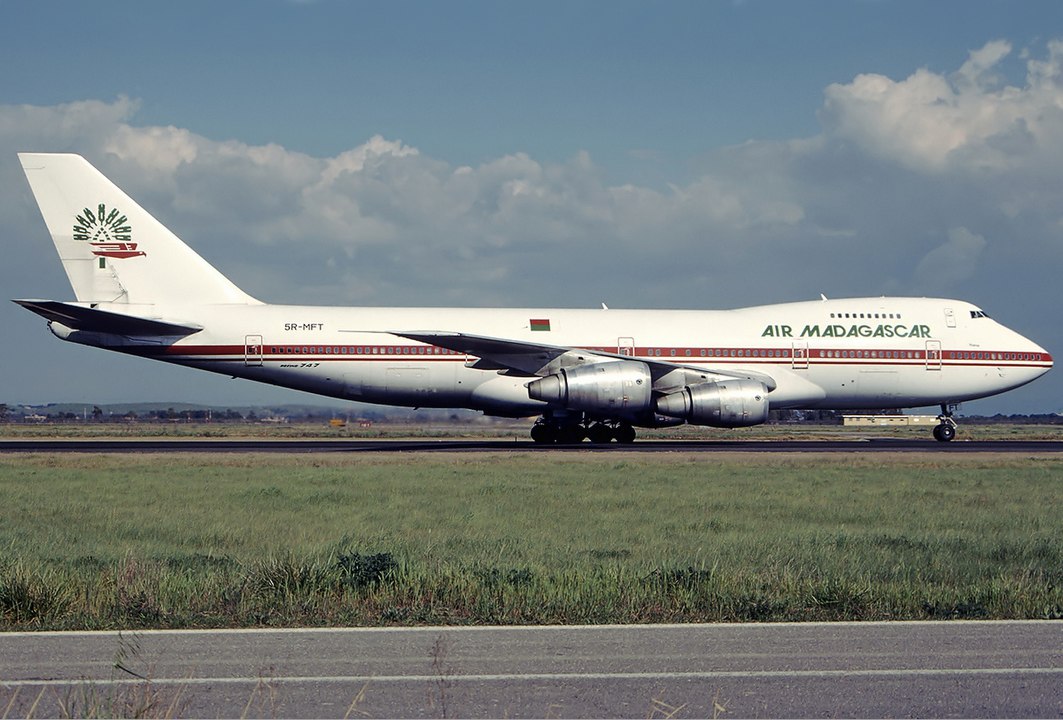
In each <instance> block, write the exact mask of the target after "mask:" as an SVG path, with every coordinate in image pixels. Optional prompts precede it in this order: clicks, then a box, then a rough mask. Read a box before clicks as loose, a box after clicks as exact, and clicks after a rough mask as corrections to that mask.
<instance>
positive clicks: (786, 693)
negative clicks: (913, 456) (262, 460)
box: [0, 621, 1063, 718]
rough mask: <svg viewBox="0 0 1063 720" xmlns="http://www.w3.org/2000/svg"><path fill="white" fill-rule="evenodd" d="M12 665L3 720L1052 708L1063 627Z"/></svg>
mask: <svg viewBox="0 0 1063 720" xmlns="http://www.w3.org/2000/svg"><path fill="white" fill-rule="evenodd" d="M0 678H2V680H0V701H2V702H0V704H2V705H3V706H4V707H5V708H6V712H5V716H6V717H29V716H31V715H33V716H38V717H40V716H54V715H57V714H64V713H70V712H73V714H75V715H86V714H91V712H92V711H93V710H94V709H95V711H97V712H98V713H102V714H104V715H113V714H119V715H124V716H132V715H131V714H130V713H131V711H132V709H133V707H135V706H136V707H140V706H142V705H148V704H153V705H152V708H153V709H152V710H150V711H147V712H145V713H144V714H146V715H148V716H151V717H162V716H166V717H170V716H181V717H344V716H347V717H379V716H386V717H714V716H717V717H833V716H840V717H911V716H916V717H932V718H937V717H1049V716H1059V715H1060V714H1061V713H1063V623H1060V622H1052V621H1045V622H1037V621H1028V622H990V621H974V622H961V621H953V622H948V621H946V622H898V623H834V624H818V623H814V624H777V625H757V624H748V625H681V626H678V625H642V626H600V627H510V628H499V627H486V628H439V627H434V628H433V627H428V628H393V629H337V630H323V629H319V630H243V631H240V630H236V631H227V630H217V631H194V630H193V631H145V632H139V633H134V632H126V633H122V634H119V633H113V632H98V633H8V634H0ZM138 703H140V705H138Z"/></svg>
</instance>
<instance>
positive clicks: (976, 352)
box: [14, 153, 1053, 444]
mask: <svg viewBox="0 0 1063 720" xmlns="http://www.w3.org/2000/svg"><path fill="white" fill-rule="evenodd" d="M19 158H20V160H21V163H22V167H23V170H24V172H25V174H26V177H27V179H28V181H29V184H30V188H31V189H32V191H33V195H34V197H35V198H36V200H37V204H38V206H39V207H40V211H41V214H42V216H43V217H44V222H45V224H46V225H47V228H48V231H49V233H50V234H51V236H52V240H53V242H54V243H55V246H56V249H57V250H58V252H59V257H60V259H61V260H62V263H63V268H64V269H65V271H66V274H67V276H68V278H69V280H70V284H71V285H72V286H73V290H74V295H75V296H76V298H77V300H76V301H75V302H64V301H55V300H15V301H14V302H16V303H18V304H19V305H21V306H22V307H24V308H26V309H27V310H30V311H32V312H34V313H37V314H38V315H40V316H42V317H43V318H45V319H46V320H47V321H48V327H49V329H50V330H51V332H52V333H53V334H54V335H56V337H58V338H60V339H62V340H66V341H69V342H75V343H80V344H83V345H90V346H93V347H99V348H103V349H105V350H112V351H115V352H120V353H125V354H128V355H137V356H140V357H144V358H149V359H152V360H161V361H163V362H169V363H175V364H178V365H185V366H189V367H193V368H198V369H201V370H207V371H210V372H215V373H220V374H224V375H230V376H232V377H234V378H246V379H248V380H254V381H257V382H263V383H269V384H273V385H278V386H281V387H286V388H294V389H296V390H303V391H307V392H311V393H317V394H319V395H324V396H328V397H334V398H343V399H346V400H356V401H360V402H366V403H377V404H383V405H395V406H408V407H437V408H459V407H460V408H470V409H473V410H478V411H482V412H483V413H485V414H487V415H492V416H503V417H535V416H538V419H537V420H536V421H535V423H534V425H533V426H532V428H531V438H532V440H534V441H535V442H536V443H544V444H551V443H566V444H567V443H577V442H582V441H583V440H585V439H589V440H590V441H591V442H594V443H608V442H617V443H630V442H633V441H634V440H635V436H636V430H635V428H657V427H667V426H673V425H682V424H684V423H689V424H691V425H700V426H709V427H716V428H735V427H748V426H753V425H758V424H761V423H764V422H766V421H767V420H768V412H769V410H770V409H785V408H790V409H831V410H842V409H855V408H866V409H872V408H880V409H900V408H912V407H923V406H931V405H938V406H940V408H941V413H940V415H939V416H938V423H937V425H936V426H935V427H934V430H933V436H934V438H935V439H937V440H939V441H941V442H948V441H950V440H952V439H953V438H954V437H955V436H956V428H957V423H956V420H955V418H954V416H953V410H954V408H955V405H956V404H957V403H960V402H963V401H967V400H974V399H976V398H984V397H988V396H991V395H996V394H998V393H1003V392H1006V391H1008V390H1012V389H1014V388H1017V387H1019V386H1021V385H1025V384H1026V383H1029V382H1031V381H1033V380H1035V379H1036V378H1038V377H1040V376H1041V375H1043V374H1044V373H1046V372H1048V370H1049V369H1050V368H1051V367H1052V364H1053V363H1052V356H1051V355H1050V354H1049V353H1048V352H1047V351H1046V350H1045V349H1044V348H1042V347H1040V346H1039V345H1037V344H1036V343H1034V342H1032V341H1031V340H1028V339H1027V338H1025V337H1023V336H1022V335H1020V334H1019V333H1017V332H1015V331H1013V330H1010V329H1008V328H1006V327H1004V326H1003V325H1001V324H999V323H998V322H996V321H995V320H993V319H991V318H990V317H989V315H987V314H986V313H985V312H984V311H983V310H982V309H981V308H979V307H977V306H975V305H972V304H971V303H968V302H964V301H961V300H948V299H932V298H906V297H865V298H849V299H830V300H828V299H827V298H826V297H824V296H820V299H818V300H812V301H805V302H792V303H786V304H776V305H764V306H760V307H748V308H740V309H734V310H722V311H720V310H715V311H714V310H620V309H610V308H608V307H607V306H606V305H605V304H604V303H603V305H602V307H601V309H543V308H490V309H477V308H403V307H397V308H384V307H357V308H339V307H312V306H293V305H271V304H266V303H264V302H261V301H259V300H257V299H255V298H253V297H251V296H250V295H248V294H247V293H245V292H244V291H243V290H241V289H240V288H238V287H237V286H236V285H234V284H233V283H232V282H231V281H230V280H229V279H228V278H226V277H225V276H224V275H222V274H221V273H220V272H219V271H218V270H216V269H215V268H214V267H212V266H211V265H210V264H209V263H207V262H206V261H205V260H204V259H203V258H202V257H200V256H199V255H198V254H197V253H196V252H195V251H194V250H192V248H190V247H189V246H188V245H186V244H185V243H184V242H183V241H181V240H180V239H179V238H178V237H177V236H176V235H174V234H173V233H172V232H170V231H169V230H168V229H167V228H166V227H164V226H163V225H162V223H160V222H159V221H158V220H156V219H155V218H154V217H152V216H151V215H150V214H149V213H148V212H147V211H146V210H144V209H143V208H142V207H141V206H140V205H138V204H137V203H136V202H134V201H133V200H132V199H131V198H130V197H129V196H128V195H126V194H125V193H124V192H123V191H122V190H120V189H119V188H118V187H117V186H116V185H114V184H113V183H112V182H111V181H110V180H108V179H107V178H106V177H105V176H104V175H103V174H102V173H100V172H99V171H98V170H97V169H96V168H95V167H93V166H92V165H91V164H89V162H88V161H86V160H85V159H84V158H82V157H81V156H79V155H73V154H46V153H20V154H19Z"/></svg>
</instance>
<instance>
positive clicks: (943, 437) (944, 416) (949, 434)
mask: <svg viewBox="0 0 1063 720" xmlns="http://www.w3.org/2000/svg"><path fill="white" fill-rule="evenodd" d="M953 408H954V406H952V405H946V404H945V403H942V404H941V414H940V415H938V424H937V425H936V426H934V439H935V440H937V441H938V442H951V441H952V439H953V438H955V437H956V421H955V420H954V419H953V418H952V411H953Z"/></svg>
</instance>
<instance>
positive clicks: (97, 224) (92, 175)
mask: <svg viewBox="0 0 1063 720" xmlns="http://www.w3.org/2000/svg"><path fill="white" fill-rule="evenodd" d="M19 159H20V160H21V161H22V169H23V170H24V171H25V173H26V178H27V179H28V180H29V183H30V188H31V189H32V190H33V195H34V197H35V198H36V199H37V205H38V206H40V209H41V215H43V216H44V222H45V224H46V225H47V226H48V232H50V233H51V235H52V241H53V242H54V243H55V247H56V250H58V251H59V258H60V260H62V261H63V269H64V270H66V274H67V277H68V278H70V284H71V285H72V286H73V287H74V294H75V295H76V296H77V299H78V300H79V301H81V302H92V303H97V302H99V303H105V302H106V303H123V304H125V303H128V304H149V305H154V304H178V305H182V304H189V303H194V304H259V302H258V301H257V300H255V299H254V298H252V297H251V296H250V295H248V294H246V293H245V292H244V291H242V290H241V289H240V288H238V287H236V285H234V284H233V283H232V282H230V281H229V279H228V278H226V277H225V276H224V275H222V274H221V273H220V272H218V271H217V270H215V269H214V268H213V267H212V266H211V265H210V263H208V262H207V261H206V260H204V259H203V258H201V257H200V256H199V255H197V254H196V253H195V251H193V250H192V249H191V248H190V247H188V246H187V245H185V244H184V243H183V242H182V241H181V239H180V238H178V237H177V236H176V235H174V234H173V233H172V232H170V231H169V230H167V229H166V227H165V226H164V225H163V224H162V223H160V222H159V221H158V220H156V219H155V218H153V217H152V216H151V215H150V214H149V213H148V212H147V211H146V210H144V209H143V208H142V207H140V206H139V205H137V204H136V203H135V202H133V200H132V199H131V198H130V197H129V196H128V195H126V194H125V193H124V192H122V191H121V190H120V189H119V188H118V187H117V186H116V185H115V184H114V183H112V182H111V181H110V180H108V179H107V178H106V177H104V176H103V174H102V173H101V172H100V171H99V170H97V169H96V168H94V167H93V166H92V165H90V164H89V163H88V161H86V160H85V158H83V157H81V156H80V155H67V154H45V153H19Z"/></svg>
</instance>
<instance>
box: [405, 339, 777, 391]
mask: <svg viewBox="0 0 1063 720" xmlns="http://www.w3.org/2000/svg"><path fill="white" fill-rule="evenodd" d="M389 333H390V334H392V335H398V336H399V337H404V338H409V339H410V340H416V341H417V342H423V343H427V344H429V345H438V346H439V347H443V348H447V349H448V350H454V351H456V352H461V353H466V354H468V355H473V356H475V357H477V358H479V360H477V361H476V362H475V363H473V365H472V367H475V368H479V369H481V370H504V371H507V372H510V373H512V374H518V375H526V376H528V377H536V376H542V375H549V374H551V373H554V372H557V371H558V370H559V369H560V368H562V367H566V366H569V365H582V364H585V363H588V362H602V361H605V360H625V361H637V362H641V363H645V364H646V365H647V366H649V368H650V373H651V375H652V376H653V380H654V383H655V384H656V382H657V381H658V380H659V379H661V378H663V377H665V376H666V375H669V374H670V373H674V372H676V371H677V370H679V371H684V372H694V373H698V374H700V375H713V376H719V377H725V378H739V379H749V380H756V381H757V382H760V383H762V384H763V385H764V386H765V387H767V388H768V390H769V391H771V390H774V389H775V388H776V385H777V383H776V382H775V379H774V378H773V377H771V376H770V375H767V374H765V373H761V372H757V371H755V370H730V369H728V370H724V369H721V368H712V367H705V366H703V365H684V364H682V363H675V362H668V361H666V360H661V359H660V358H648V357H639V358H633V357H631V356H630V355H620V354H617V353H612V352H608V351H605V350H592V349H586V348H575V347H566V346H563V345H548V344H546V343H534V342H527V341H524V340H507V339H505V338H496V337H487V336H484V335H471V334H469V333H456V332H434V331H424V332H408V331H396V330H391V331H389Z"/></svg>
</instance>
